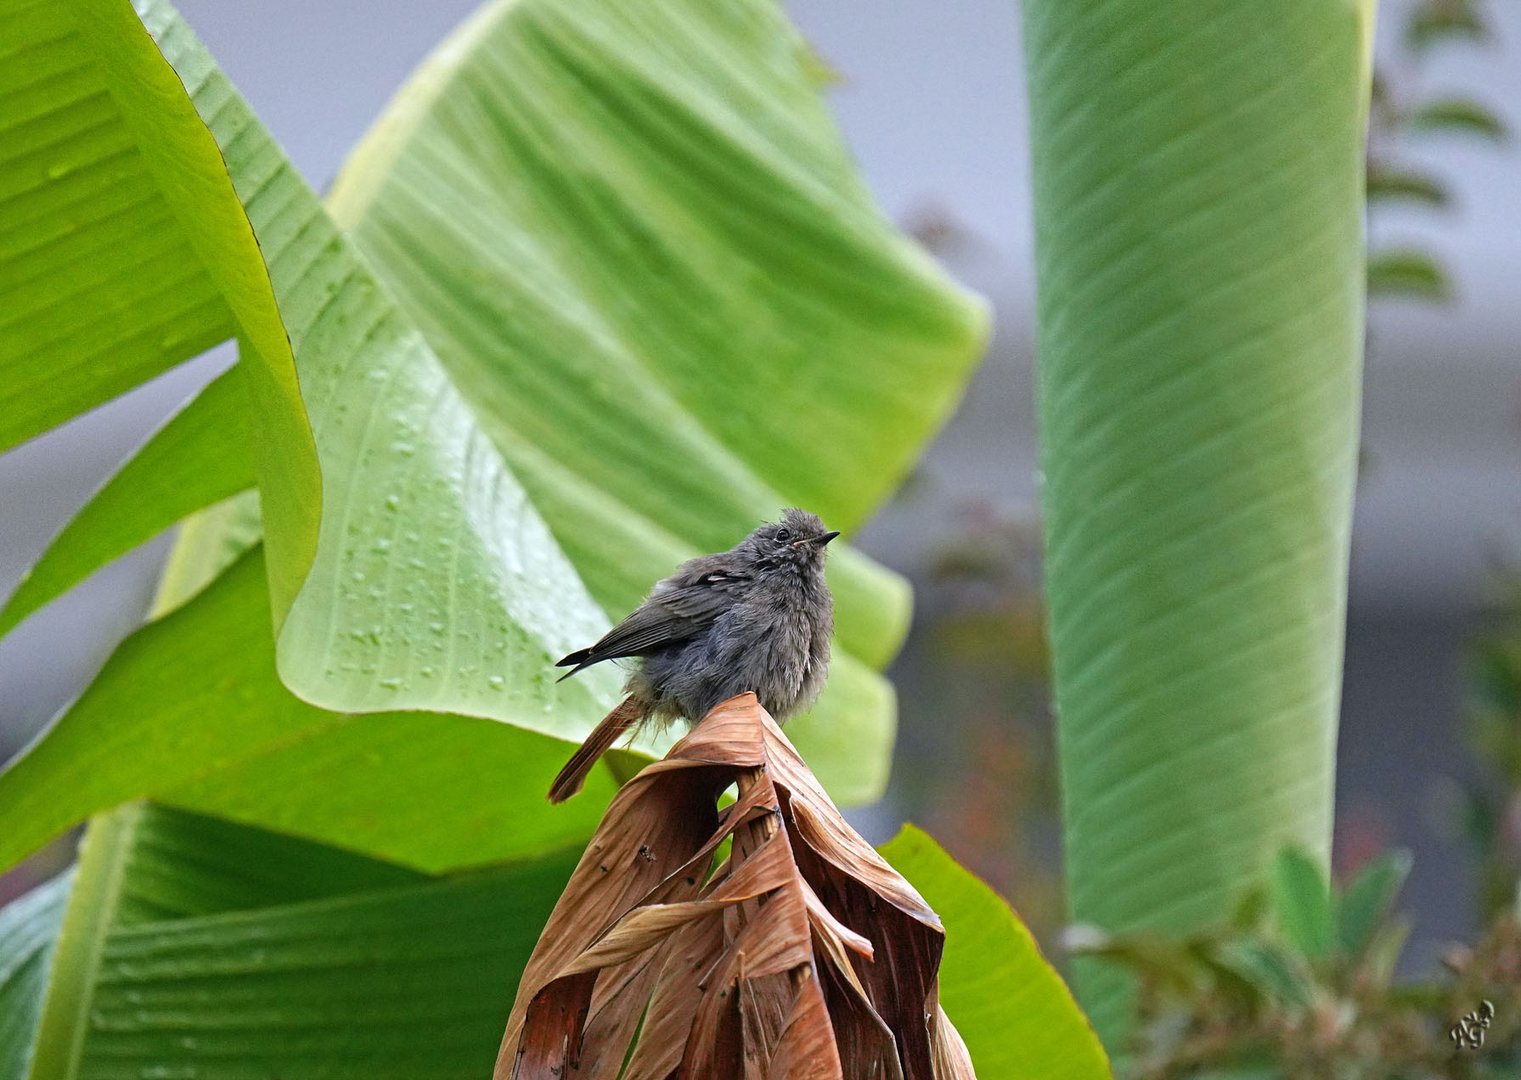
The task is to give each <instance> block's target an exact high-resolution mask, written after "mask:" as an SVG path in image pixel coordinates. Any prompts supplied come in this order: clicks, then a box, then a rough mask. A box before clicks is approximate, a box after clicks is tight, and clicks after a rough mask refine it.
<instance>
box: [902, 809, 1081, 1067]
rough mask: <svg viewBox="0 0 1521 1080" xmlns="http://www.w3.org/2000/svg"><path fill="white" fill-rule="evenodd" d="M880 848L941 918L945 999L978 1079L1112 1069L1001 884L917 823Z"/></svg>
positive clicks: (942, 993) (943, 1002)
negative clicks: (998, 889)
mask: <svg viewBox="0 0 1521 1080" xmlns="http://www.w3.org/2000/svg"><path fill="white" fill-rule="evenodd" d="M881 851H882V854H883V855H884V856H885V857H886V858H887V859H888V861H890V862H891V863H892V864H893V866H894V868H896V869H897V870H898V872H899V873H901V874H903V876H904V877H906V878H908V879H909V881H910V882H912V884H913V886H914V887H915V888H916V889H918V890H919V892H920V894H921V895H922V896H923V897H924V899H925V900H926V901H928V902H929V905H930V907H932V908H934V909H935V911H936V913H937V914H939V916H940V920H941V922H942V923H944V925H945V957H944V959H943V960H942V961H941V966H940V1003H941V1004H942V1005H944V1006H945V1011H946V1013H947V1014H948V1015H949V1016H950V1017H951V1019H952V1020H953V1021H955V1023H956V1026H957V1028H958V1029H959V1030H960V1032H961V1035H962V1037H963V1038H964V1039H965V1040H966V1043H967V1048H968V1049H969V1050H970V1051H971V1052H972V1060H973V1061H974V1062H975V1063H976V1065H977V1075H978V1076H979V1077H980V1078H981V1080H1003V1078H1008V1080H1015V1078H1017V1077H1033V1076H1039V1077H1043V1078H1049V1080H1063V1078H1073V1080H1077V1078H1084V1080H1087V1078H1093V1080H1098V1078H1102V1077H1107V1076H1109V1075H1110V1072H1109V1063H1108V1060H1107V1059H1106V1058H1105V1056H1104V1050H1103V1047H1101V1046H1100V1045H1099V1041H1098V1038H1097V1036H1095V1035H1094V1033H1093V1029H1092V1028H1091V1027H1089V1026H1088V1021H1087V1020H1086V1019H1085V1018H1084V1017H1083V1014H1082V1012H1081V1011H1080V1010H1079V1009H1078V1007H1077V1003H1076V1002H1075V1001H1073V1000H1072V995H1071V993H1070V992H1069V991H1068V990H1067V987H1066V985H1065V984H1063V982H1062V981H1061V978H1060V977H1059V976H1058V975H1057V974H1056V972H1055V971H1054V970H1053V969H1052V968H1051V965H1050V964H1048V963H1047V962H1046V959H1045V957H1043V956H1041V954H1040V949H1039V948H1037V947H1036V944H1035V939H1034V938H1032V937H1031V936H1030V932H1029V930H1027V929H1025V926H1024V924H1023V923H1021V922H1020V921H1019V918H1018V916H1016V915H1015V914H1014V912H1013V911H1011V910H1010V909H1009V906H1008V904H1006V903H1004V901H1003V900H1002V899H1000V898H999V896H998V894H997V893H995V892H993V890H991V889H989V888H988V887H987V886H986V885H984V884H983V883H982V882H980V881H978V880H977V879H976V878H975V877H973V876H972V875H971V874H969V873H968V872H967V871H966V870H963V869H962V868H961V867H960V866H959V865H957V863H956V861H955V860H954V859H952V858H951V857H950V856H949V855H947V854H946V853H945V851H944V850H943V849H941V847H940V846H939V845H938V844H936V843H935V841H934V840H933V839H931V838H930V836H929V835H928V834H927V833H925V832H923V831H921V830H919V829H916V828H914V827H913V826H907V827H905V828H904V829H903V831H902V832H900V833H899V834H898V835H897V837H895V838H894V839H893V840H892V841H891V842H889V843H888V844H885V845H884V846H883V847H882V849H881Z"/></svg>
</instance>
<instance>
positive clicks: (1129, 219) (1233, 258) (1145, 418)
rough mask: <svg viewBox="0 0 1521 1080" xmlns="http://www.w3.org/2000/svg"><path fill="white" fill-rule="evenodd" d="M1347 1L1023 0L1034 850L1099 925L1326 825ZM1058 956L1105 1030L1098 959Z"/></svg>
mask: <svg viewBox="0 0 1521 1080" xmlns="http://www.w3.org/2000/svg"><path fill="white" fill-rule="evenodd" d="M1371 7H1372V5H1371V3H1362V4H1353V3H1324V2H1321V0H1278V2H1272V3H1254V4H1240V3H1234V2H1229V0H1217V2H1210V3H1205V4H1197V3H1189V4H1183V3H1161V4H1159V3H1156V2H1155V0H1119V2H1111V3H1106V4H1096V5H1089V6H1087V7H1086V8H1085V9H1084V12H1083V15H1082V17H1081V18H1075V17H1074V16H1073V13H1072V10H1071V5H1070V4H1066V3H1062V2H1059V0H1037V2H1032V3H1026V4H1025V5H1024V13H1025V46H1026V55H1027V69H1028V76H1029V84H1030V95H1031V138H1032V150H1033V161H1034V167H1035V212H1036V213H1035V219H1036V249H1037V275H1038V292H1039V323H1040V327H1039V337H1038V342H1037V346H1038V347H1037V353H1038V358H1039V363H1040V366H1041V377H1040V379H1039V380H1038V386H1039V391H1040V419H1041V423H1042V432H1043V435H1042V437H1043V446H1042V467H1043V472H1044V477H1045V485H1044V489H1043V512H1044V516H1045V519H1044V528H1045V537H1046V564H1045V565H1046V581H1047V586H1048V596H1049V601H1050V609H1051V650H1052V661H1053V675H1054V682H1055V690H1056V703H1057V719H1058V746H1059V751H1060V757H1061V767H1062V778H1063V786H1064V790H1063V802H1064V813H1065V821H1064V830H1065V856H1066V860H1067V870H1068V882H1069V890H1070V897H1071V905H1072V909H1073V913H1074V915H1075V917H1076V918H1077V919H1078V920H1080V921H1082V922H1086V923H1093V924H1096V925H1097V926H1099V927H1101V928H1103V929H1104V930H1106V931H1109V932H1113V933H1128V932H1133V931H1138V930H1140V929H1142V928H1145V929H1148V930H1155V931H1158V932H1170V933H1177V934H1183V933H1188V932H1190V931H1191V930H1194V929H1197V928H1198V927H1200V926H1203V925H1207V924H1208V923H1210V922H1213V921H1214V920H1215V919H1216V918H1218V915H1219V913H1220V912H1221V911H1227V910H1230V908H1231V907H1232V906H1233V904H1234V903H1235V901H1236V900H1237V899H1238V898H1239V897H1240V895H1241V894H1242V893H1243V892H1245V891H1246V890H1248V889H1249V888H1252V887H1255V886H1256V885H1258V884H1260V882H1261V880H1262V875H1263V873H1264V871H1265V870H1266V869H1267V867H1268V865H1269V863H1270V861H1271V859H1272V858H1273V856H1274V854H1275V853H1276V852H1277V850H1278V849H1279V848H1280V847H1282V846H1283V845H1284V844H1285V843H1295V844H1298V845H1300V846H1303V847H1305V848H1306V849H1308V850H1310V851H1311V852H1313V853H1314V854H1315V856H1316V857H1317V858H1319V859H1322V860H1323V859H1324V857H1325V854H1326V852H1327V849H1328V847H1329V843H1330V831H1331V812H1332V798H1331V788H1332V776H1333V770H1334V746H1335V725H1336V714H1337V703H1338V698H1339V692H1340V682H1341V642H1342V634H1343V608H1344V603H1345V596H1346V562H1347V545H1348V535H1349V530H1350V524H1351V503H1352V487H1353V479H1354V474H1355V467H1356V448H1357V416H1358V391H1359V380H1360V371H1361V352H1362V325H1363V288H1364V268H1363V244H1362V220H1363V208H1364V176H1363V136H1364V129H1365V122H1366V96H1365V95H1366V93H1367V82H1366V80H1367V66H1368V63H1369V60H1368V47H1369V38H1370V35H1371V28H1372V18H1371V16H1372V12H1371ZM1180 27H1184V28H1186V32H1184V31H1180V29H1179V28H1180ZM1285 56H1292V57H1294V70H1295V77H1294V78H1293V79H1285V78H1283V72H1282V66H1281V65H1282V58H1283V57H1285ZM1076 974H1077V976H1078V978H1077V989H1078V991H1079V998H1080V1000H1082V1001H1083V1002H1084V1004H1085V1005H1086V1006H1087V1008H1088V1010H1089V1013H1090V1015H1091V1016H1092V1017H1093V1018H1094V1021H1095V1024H1096V1025H1097V1026H1098V1028H1099V1031H1100V1034H1101V1035H1104V1036H1105V1038H1106V1040H1116V1039H1117V1038H1118V1036H1119V1033H1120V1032H1121V1031H1122V1029H1123V1027H1124V1017H1125V1012H1126V1010H1125V999H1124V987H1125V985H1126V984H1125V982H1124V981H1123V980H1121V979H1119V978H1117V977H1116V976H1115V975H1114V973H1113V972H1111V971H1106V970H1104V969H1102V968H1101V967H1099V966H1098V965H1095V964H1093V963H1092V962H1090V963H1089V964H1087V965H1084V966H1083V967H1081V968H1079V969H1076ZM1109 1045H1111V1046H1113V1045H1115V1042H1113V1041H1111V1042H1110V1043H1109Z"/></svg>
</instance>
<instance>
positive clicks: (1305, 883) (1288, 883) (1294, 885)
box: [1272, 848, 1336, 960]
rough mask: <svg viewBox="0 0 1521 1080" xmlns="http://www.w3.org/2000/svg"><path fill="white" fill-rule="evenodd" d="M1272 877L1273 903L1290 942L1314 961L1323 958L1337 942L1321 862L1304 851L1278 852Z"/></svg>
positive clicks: (1332, 912)
mask: <svg viewBox="0 0 1521 1080" xmlns="http://www.w3.org/2000/svg"><path fill="white" fill-rule="evenodd" d="M1273 870H1274V873H1273V878H1272V889H1273V900H1274V906H1275V907H1276V909H1277V911H1278V917H1279V919H1280V920H1282V924H1283V931H1284V934H1285V935H1286V936H1287V937H1288V939H1289V942H1290V943H1291V944H1292V945H1293V946H1294V947H1295V948H1296V949H1298V950H1299V951H1300V952H1301V953H1303V954H1304V955H1305V956H1307V957H1308V958H1309V959H1311V960H1324V959H1325V958H1326V957H1327V956H1329V955H1330V953H1331V949H1332V948H1333V947H1334V945H1335V942H1336V910H1335V908H1334V907H1333V906H1332V903H1331V895H1330V893H1329V892H1328V891H1327V889H1326V882H1325V878H1324V876H1322V874H1321V870H1320V865H1319V864H1318V863H1317V862H1316V861H1315V860H1314V859H1312V858H1310V857H1309V856H1308V855H1306V854H1305V853H1304V852H1302V851H1298V850H1296V849H1294V848H1289V849H1286V850H1284V851H1280V852H1279V853H1278V859H1277V861H1276V862H1275V863H1274V867H1273Z"/></svg>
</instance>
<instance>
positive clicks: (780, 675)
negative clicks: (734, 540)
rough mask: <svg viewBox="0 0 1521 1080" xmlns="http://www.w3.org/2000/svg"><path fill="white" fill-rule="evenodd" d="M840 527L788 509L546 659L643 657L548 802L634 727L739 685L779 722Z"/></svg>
mask: <svg viewBox="0 0 1521 1080" xmlns="http://www.w3.org/2000/svg"><path fill="white" fill-rule="evenodd" d="M839 535H840V534H839V532H837V531H831V530H826V529H825V528H824V523H823V522H822V521H820V520H819V519H818V517H817V516H816V515H814V514H810V513H809V512H808V511H806V510H788V511H786V512H785V513H784V514H783V515H782V520H781V521H778V522H776V523H774V524H773V523H770V522H767V523H766V524H764V525H762V526H761V527H760V528H758V529H756V530H755V531H754V532H753V533H751V534H750V535H749V536H747V537H745V538H744V539H743V540H741V541H740V542H739V543H738V544H736V545H734V547H732V548H730V549H729V550H728V551H721V552H719V553H718V554H717V555H703V556H701V557H699V558H696V559H691V560H689V561H687V562H684V563H682V564H681V565H680V566H679V567H677V568H676V572H675V573H674V574H672V575H671V576H670V577H668V578H666V579H665V580H664V581H661V582H658V583H657V584H656V585H655V587H654V588H653V589H651V590H650V595H649V596H648V597H646V598H645V600H644V603H642V604H640V605H639V607H638V608H637V609H635V611H634V612H633V614H631V615H630V616H629V617H628V618H626V619H624V620H623V621H622V622H621V623H619V624H618V625H617V626H615V627H613V628H612V629H611V630H609V631H608V632H607V633H606V634H604V635H603V637H602V640H601V641H599V642H597V643H596V644H595V645H593V646H591V648H589V649H577V650H576V651H575V652H573V653H571V654H570V655H569V656H567V657H565V659H563V660H561V661H560V662H559V663H558V664H556V665H555V666H556V667H569V668H570V669H571V670H570V671H569V672H568V673H566V674H565V675H564V676H562V677H561V681H562V682H563V681H564V680H565V679H568V678H570V677H571V676H572V675H574V674H575V673H576V672H578V671H580V670H581V669H582V668H585V667H590V666H591V665H592V664H600V663H601V662H602V661H604V660H613V659H616V658H618V657H624V656H637V657H641V658H643V663H642V664H641V665H640V666H639V667H638V668H637V669H636V670H635V671H633V672H632V673H631V674H630V675H629V677H628V682H627V683H625V684H624V687H623V692H624V693H625V694H627V695H628V696H627V697H626V698H625V699H624V700H623V703H622V704H621V705H619V706H618V707H617V708H615V709H614V710H613V711H612V712H610V713H608V714H607V716H606V718H604V719H603V721H602V723H600V724H598V725H597V727H596V730H594V731H593V732H592V733H591V734H590V735H588V736H587V737H586V741H585V742H583V743H582V744H581V748H580V749H579V750H577V751H576V752H575V754H574V755H573V756H572V757H571V759H570V760H569V761H568V762H566V763H565V768H563V769H561V770H560V775H559V776H557V777H555V782H554V784H553V785H552V786H551V787H550V789H549V801H550V802H556V803H557V802H564V801H565V800H566V799H568V798H570V797H571V796H572V795H574V794H575V793H576V792H578V791H580V790H581V785H582V783H584V782H585V780H586V774H587V773H588V772H590V771H591V768H592V766H593V765H595V764H596V763H597V760H598V759H599V758H601V756H602V755H603V754H604V753H606V752H607V751H608V749H609V748H610V747H611V746H612V745H613V743H614V742H615V741H616V740H617V738H618V736H620V735H622V734H623V733H624V732H625V731H628V730H629V729H630V728H632V727H634V726H635V725H636V724H645V723H648V722H651V721H653V722H657V723H669V722H670V721H671V720H673V719H675V718H677V717H681V718H684V719H686V720H687V721H689V722H691V723H696V722H697V721H698V720H701V719H702V718H703V717H704V716H706V715H707V714H708V712H709V711H710V710H711V709H712V708H713V707H714V706H715V705H717V704H718V703H719V702H721V701H724V700H726V699H728V698H731V697H733V696H734V695H735V694H742V693H744V692H745V691H746V690H753V691H754V692H755V696H756V697H758V698H759V699H760V703H761V705H762V706H763V707H764V708H765V710H766V711H767V712H769V713H770V714H771V715H772V716H774V717H775V718H776V719H777V720H779V721H780V720H784V719H786V718H787V717H788V716H791V715H792V714H793V713H796V712H798V711H799V710H801V709H806V708H807V707H808V706H809V705H811V704H813V700H814V698H816V697H818V696H819V691H820V690H821V689H822V688H823V686H824V678H825V676H826V675H828V673H829V639H830V637H831V636H833V634H834V601H833V599H832V598H831V597H830V595H829V586H828V585H826V584H825V583H824V548H825V546H826V545H827V544H828V543H829V541H831V540H833V539H834V538H835V537H836V536H839Z"/></svg>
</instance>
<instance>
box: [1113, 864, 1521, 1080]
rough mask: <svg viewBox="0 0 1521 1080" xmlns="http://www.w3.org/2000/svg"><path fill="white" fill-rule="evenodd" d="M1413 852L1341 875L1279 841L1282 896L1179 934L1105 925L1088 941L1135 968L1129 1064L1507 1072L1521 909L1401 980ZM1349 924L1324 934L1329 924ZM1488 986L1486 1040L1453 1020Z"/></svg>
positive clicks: (1520, 974) (1520, 1052)
mask: <svg viewBox="0 0 1521 1080" xmlns="http://www.w3.org/2000/svg"><path fill="white" fill-rule="evenodd" d="M1409 869H1410V859H1409V856H1408V855H1406V854H1405V853H1403V852H1392V853H1389V854H1386V855H1383V856H1381V857H1380V858H1378V859H1375V860H1373V861H1372V862H1370V863H1369V864H1368V865H1367V866H1365V867H1364V868H1363V869H1362V871H1361V872H1360V873H1359V874H1358V875H1357V876H1356V877H1355V878H1354V879H1353V880H1352V881H1351V882H1350V883H1349V884H1348V885H1347V886H1346V888H1345V889H1342V890H1336V889H1333V888H1331V886H1330V885H1329V884H1328V883H1327V881H1326V879H1325V878H1324V877H1323V876H1322V875H1321V873H1320V871H1319V870H1318V868H1317V867H1316V866H1315V864H1314V863H1313V862H1312V861H1310V860H1309V859H1307V858H1305V857H1304V856H1303V855H1302V854H1300V853H1295V852H1292V851H1285V852H1282V853H1280V857H1279V860H1278V863H1277V873H1276V875H1275V879H1274V885H1273V887H1272V889H1270V890H1269V896H1270V897H1271V899H1270V902H1268V903H1266V904H1263V903H1262V902H1261V901H1260V898H1253V902H1252V903H1249V904H1246V905H1244V906H1243V909H1242V913H1241V915H1240V917H1238V918H1237V919H1236V920H1234V921H1233V922H1232V923H1230V924H1228V925H1217V926H1214V927H1211V928H1209V929H1207V930H1203V931H1199V932H1196V933H1194V934H1191V935H1188V936H1187V937H1185V938H1182V939H1176V938H1164V937H1161V936H1158V935H1149V934H1143V935H1122V936H1116V937H1112V938H1106V937H1104V936H1102V935H1098V936H1097V937H1096V938H1092V939H1090V940H1088V941H1086V942H1084V943H1083V948H1084V950H1085V951H1087V952H1090V953H1092V954H1094V955H1098V956H1103V957H1105V958H1107V959H1109V960H1111V961H1113V962H1115V963H1119V964H1121V965H1123V966H1125V967H1126V968H1127V969H1129V970H1130V971H1132V972H1133V973H1134V974H1135V975H1136V976H1137V978H1138V980H1139V985H1140V987H1141V993H1140V1008H1139V1014H1140V1018H1141V1020H1140V1024H1139V1026H1138V1028H1137V1029H1136V1031H1135V1033H1134V1035H1133V1036H1132V1038H1131V1040H1130V1044H1129V1046H1128V1048H1127V1049H1128V1051H1129V1057H1128V1059H1127V1060H1128V1062H1129V1071H1128V1073H1127V1075H1128V1076H1130V1077H1132V1078H1133V1080H1163V1078H1166V1080H1184V1078H1189V1080H1206V1078H1210V1080H1217V1078H1220V1077H1227V1076H1229V1077H1237V1076H1247V1075H1251V1076H1258V1077H1262V1078H1263V1080H1279V1078H1283V1080H1288V1078H1291V1077H1292V1078H1294V1080H1322V1078H1324V1080H1333V1078H1334V1080H1388V1078H1390V1077H1401V1078H1403V1080H1439V1078H1444V1080H1445V1078H1451V1077H1471V1078H1480V1077H1484V1078H1489V1077H1493V1078H1496V1080H1498V1078H1499V1077H1503V1076H1512V1075H1514V1070H1515V1068H1516V1067H1517V1066H1518V1065H1521V923H1518V922H1517V921H1516V920H1515V918H1514V916H1513V915H1511V914H1507V915H1504V916H1502V917H1500V918H1499V919H1498V920H1496V922H1495V923H1494V924H1493V925H1492V926H1491V927H1490V928H1489V930H1488V931H1487V932H1486V933H1485V935H1484V936H1483V938H1482V939H1481V940H1480V941H1479V942H1478V943H1477V944H1476V945H1475V946H1474V948H1472V949H1468V950H1460V951H1458V952H1456V953H1454V954H1452V955H1451V956H1449V958H1448V961H1447V964H1448V968H1449V970H1448V972H1447V974H1446V975H1445V977H1442V978H1434V979H1430V980H1427V981H1423V982H1418V983H1409V982H1405V983H1396V982H1395V981H1394V970H1395V965H1396V962H1397V960H1398V957H1399V952H1400V949H1401V946H1402V945H1403V943H1404V940H1405V927H1404V925H1403V924H1402V923H1401V922H1400V921H1399V920H1398V919H1397V918H1396V917H1395V916H1393V915H1392V914H1391V910H1390V909H1391V905H1392V902H1393V900H1394V896H1395V894H1396V893H1397V892H1398V891H1399V886H1400V884H1401V882H1402V881H1403V880H1404V877H1405V875H1406V874H1407V873H1408V871H1409ZM1332 923H1336V924H1339V927H1340V937H1339V939H1337V940H1336V941H1335V942H1334V943H1333V945H1332V947H1331V948H1325V945H1326V938H1325V932H1326V929H1327V928H1328V927H1329V926H1330V925H1331V924H1332ZM1484 1002H1489V1004H1490V1006H1491V1007H1492V1009H1493V1011H1494V1015H1493V1017H1491V1019H1490V1021H1489V1023H1488V1024H1487V1026H1486V1027H1484V1028H1483V1031H1482V1034H1483V1036H1484V1045H1483V1046H1482V1047H1472V1046H1468V1047H1460V1046H1459V1045H1457V1042H1456V1040H1455V1039H1454V1038H1453V1037H1452V1035H1451V1033H1450V1029H1451V1028H1452V1027H1453V1026H1454V1025H1455V1024H1456V1023H1458V1022H1459V1021H1460V1020H1461V1019H1462V1018H1463V1017H1464V1016H1466V1015H1468V1014H1470V1013H1474V1012H1476V1011H1478V1012H1480V1014H1481V1015H1482V1004H1483V1003H1484Z"/></svg>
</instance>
